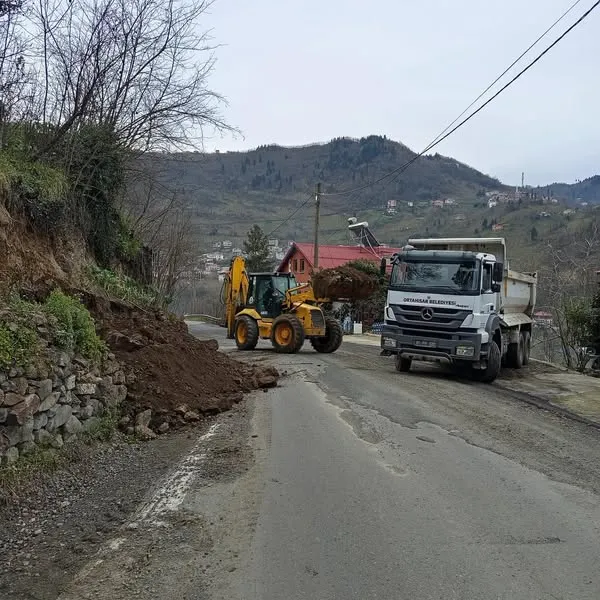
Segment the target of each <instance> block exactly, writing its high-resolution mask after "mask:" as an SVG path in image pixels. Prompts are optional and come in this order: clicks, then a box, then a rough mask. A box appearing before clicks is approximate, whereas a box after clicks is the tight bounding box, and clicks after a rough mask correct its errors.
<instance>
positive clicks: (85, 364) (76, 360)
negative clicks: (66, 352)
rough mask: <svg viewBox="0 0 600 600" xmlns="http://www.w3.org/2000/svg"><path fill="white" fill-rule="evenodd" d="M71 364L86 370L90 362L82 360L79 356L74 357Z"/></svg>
mask: <svg viewBox="0 0 600 600" xmlns="http://www.w3.org/2000/svg"><path fill="white" fill-rule="evenodd" d="M73 363H74V364H76V365H78V366H80V367H83V368H84V369H87V368H88V366H89V364H90V361H89V360H87V359H85V358H82V357H81V356H76V357H75V358H73Z"/></svg>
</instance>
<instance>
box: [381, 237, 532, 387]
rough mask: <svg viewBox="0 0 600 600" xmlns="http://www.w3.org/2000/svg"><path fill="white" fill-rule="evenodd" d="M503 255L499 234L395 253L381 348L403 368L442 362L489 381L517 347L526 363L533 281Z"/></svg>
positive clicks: (419, 243)
mask: <svg viewBox="0 0 600 600" xmlns="http://www.w3.org/2000/svg"><path fill="white" fill-rule="evenodd" d="M505 257H506V251H505V243H504V240H503V239H502V238H464V239H463V238H453V239H439V240H437V239H436V240H410V241H409V245H408V246H406V247H405V248H404V249H403V251H402V252H400V253H398V254H396V255H395V256H394V258H393V260H392V272H391V277H390V281H389V287H388V294H387V302H386V307H385V323H384V327H383V331H382V338H381V345H382V347H383V349H384V350H385V351H386V352H388V353H392V354H395V355H396V366H397V368H398V370H401V371H408V370H409V369H410V366H411V363H412V361H413V360H434V361H440V360H443V361H447V362H450V363H451V364H453V365H456V366H458V365H462V366H465V365H467V366H469V367H470V369H471V370H472V372H473V373H474V374H475V377H476V378H479V379H482V380H486V381H487V380H490V381H491V380H493V379H494V378H495V377H496V376H497V374H498V371H499V368H500V361H501V359H502V357H503V355H507V354H508V353H509V351H512V352H511V355H512V353H514V351H515V344H516V345H517V348H516V351H517V353H518V355H519V357H520V359H519V360H517V361H516V362H518V363H519V366H520V365H522V363H523V361H524V360H525V361H527V360H528V357H529V355H528V352H529V345H530V342H531V335H530V332H531V315H532V312H533V300H534V298H535V294H534V292H532V288H533V290H535V278H534V277H531V276H529V275H524V274H518V273H513V272H509V271H508V269H507V268H506V267H505V262H504V261H505ZM525 331H528V332H529V333H528V334H527V335H524V334H525ZM493 344H494V345H495V346H496V347H495V348H492V347H491V346H492V345H493ZM496 363H498V364H497V365H496Z"/></svg>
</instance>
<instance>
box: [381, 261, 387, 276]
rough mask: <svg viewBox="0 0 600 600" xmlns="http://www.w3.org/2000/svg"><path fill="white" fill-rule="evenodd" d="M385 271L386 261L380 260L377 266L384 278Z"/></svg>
mask: <svg viewBox="0 0 600 600" xmlns="http://www.w3.org/2000/svg"><path fill="white" fill-rule="evenodd" d="M386 270H387V260H386V259H385V258H382V259H381V263H380V265H379V273H380V274H381V275H383V276H385V272H386Z"/></svg>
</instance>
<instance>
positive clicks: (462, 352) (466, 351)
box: [456, 346, 475, 356]
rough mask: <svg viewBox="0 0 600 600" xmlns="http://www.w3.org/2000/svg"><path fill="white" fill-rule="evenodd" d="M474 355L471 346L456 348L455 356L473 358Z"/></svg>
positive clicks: (473, 349)
mask: <svg viewBox="0 0 600 600" xmlns="http://www.w3.org/2000/svg"><path fill="white" fill-rule="evenodd" d="M474 353H475V348H473V346H456V356H473V354H474Z"/></svg>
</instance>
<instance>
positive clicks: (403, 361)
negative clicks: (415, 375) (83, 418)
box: [394, 354, 412, 373]
mask: <svg viewBox="0 0 600 600" xmlns="http://www.w3.org/2000/svg"><path fill="white" fill-rule="evenodd" d="M394 364H395V365H396V371H400V372H401V373H408V372H409V371H410V367H411V365H412V358H407V357H406V356H402V355H401V354H396V357H395V360H394Z"/></svg>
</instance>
